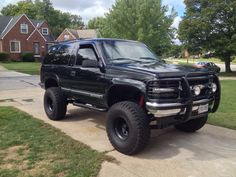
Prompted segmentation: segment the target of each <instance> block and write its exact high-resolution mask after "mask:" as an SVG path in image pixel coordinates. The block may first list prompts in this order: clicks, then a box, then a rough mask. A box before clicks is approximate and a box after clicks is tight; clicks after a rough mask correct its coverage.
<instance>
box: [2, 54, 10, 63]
mask: <svg viewBox="0 0 236 177" xmlns="http://www.w3.org/2000/svg"><path fill="white" fill-rule="evenodd" d="M9 59H10V55H9V53H6V52H0V62H6V61H9Z"/></svg>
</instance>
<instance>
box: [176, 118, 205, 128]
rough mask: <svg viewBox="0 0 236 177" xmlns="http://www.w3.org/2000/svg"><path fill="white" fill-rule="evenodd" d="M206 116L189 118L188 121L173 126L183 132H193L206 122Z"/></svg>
mask: <svg viewBox="0 0 236 177" xmlns="http://www.w3.org/2000/svg"><path fill="white" fill-rule="evenodd" d="M207 118H208V117H207V116H204V117H201V118H197V119H193V120H189V121H188V122H185V123H182V124H177V125H175V128H176V129H178V130H180V131H183V132H195V131H197V130H199V129H201V128H202V127H203V126H204V125H205V124H206V122H207Z"/></svg>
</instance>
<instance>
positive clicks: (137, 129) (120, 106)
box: [106, 101, 150, 155]
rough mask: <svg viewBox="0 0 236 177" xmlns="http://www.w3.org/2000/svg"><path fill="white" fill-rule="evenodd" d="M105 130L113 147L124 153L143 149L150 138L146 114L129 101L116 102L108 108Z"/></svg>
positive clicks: (133, 152)
mask: <svg viewBox="0 0 236 177" xmlns="http://www.w3.org/2000/svg"><path fill="white" fill-rule="evenodd" d="M106 130H107V135H108V138H109V140H110V142H111V144H112V145H113V147H114V148H115V149H116V150H117V151H119V152H121V153H123V154H126V155H132V154H136V153H138V152H140V151H141V150H143V149H144V148H145V146H146V144H147V143H148V140H149V138H150V127H149V119H148V116H147V115H146V113H145V112H144V111H143V109H142V108H141V107H139V106H138V105H137V104H136V103H134V102H130V101H124V102H119V103H116V104H114V105H113V106H112V107H111V108H110V109H109V111H108V115H107V124H106Z"/></svg>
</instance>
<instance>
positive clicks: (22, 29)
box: [20, 23, 28, 34]
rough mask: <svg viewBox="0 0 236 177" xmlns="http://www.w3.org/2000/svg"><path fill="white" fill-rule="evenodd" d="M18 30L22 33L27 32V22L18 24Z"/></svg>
mask: <svg viewBox="0 0 236 177" xmlns="http://www.w3.org/2000/svg"><path fill="white" fill-rule="evenodd" d="M20 32H21V33H23V34H28V24H26V23H22V24H20Z"/></svg>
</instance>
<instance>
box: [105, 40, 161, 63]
mask: <svg viewBox="0 0 236 177" xmlns="http://www.w3.org/2000/svg"><path fill="white" fill-rule="evenodd" d="M103 47H104V50H105V55H106V58H108V60H109V62H111V63H130V62H142V63H146V62H160V59H158V58H157V57H156V56H155V55H154V54H153V53H152V52H151V51H150V50H149V49H148V48H147V47H146V46H145V45H144V44H142V43H138V42H130V41H105V42H103Z"/></svg>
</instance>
